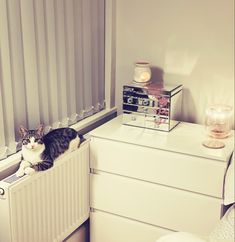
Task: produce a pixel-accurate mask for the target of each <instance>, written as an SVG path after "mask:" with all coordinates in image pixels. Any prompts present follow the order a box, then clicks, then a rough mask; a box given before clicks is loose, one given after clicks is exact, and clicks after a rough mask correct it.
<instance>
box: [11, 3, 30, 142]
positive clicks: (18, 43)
mask: <svg viewBox="0 0 235 242" xmlns="http://www.w3.org/2000/svg"><path fill="white" fill-rule="evenodd" d="M8 13H9V26H10V28H9V34H10V36H11V40H10V41H11V74H12V83H13V85H12V88H13V90H12V91H13V103H14V123H15V135H16V138H17V139H18V138H19V132H18V127H19V125H25V126H27V125H28V122H27V115H26V114H27V112H26V105H25V104H26V94H25V81H24V80H25V75H24V62H23V61H22V59H23V42H22V31H21V12H20V2H19V1H18V0H12V1H8Z"/></svg>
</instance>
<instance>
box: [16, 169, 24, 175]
mask: <svg viewBox="0 0 235 242" xmlns="http://www.w3.org/2000/svg"><path fill="white" fill-rule="evenodd" d="M23 175H24V170H23V169H20V170H18V171H17V172H16V176H17V177H22V176H23Z"/></svg>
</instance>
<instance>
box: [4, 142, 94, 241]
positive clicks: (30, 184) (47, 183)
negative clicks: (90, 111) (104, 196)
mask: <svg viewBox="0 0 235 242" xmlns="http://www.w3.org/2000/svg"><path fill="white" fill-rule="evenodd" d="M0 194H1V195H0V242H55V241H58V242H61V241H62V240H63V239H65V238H66V237H67V236H68V235H69V234H71V233H72V232H73V231H74V230H75V229H76V228H77V227H79V226H80V225H81V224H82V223H83V222H84V221H85V220H87V218H88V217H89V142H87V141H85V142H84V143H82V145H81V146H80V148H79V149H77V150H75V151H73V152H71V153H69V154H66V155H63V157H61V158H59V159H57V160H56V161H55V164H54V166H53V167H52V168H51V169H48V170H46V171H42V172H39V173H36V174H34V175H32V176H24V177H22V178H20V179H19V178H16V176H15V175H11V176H9V177H7V178H5V179H3V180H2V181H0Z"/></svg>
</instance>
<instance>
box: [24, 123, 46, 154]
mask: <svg viewBox="0 0 235 242" xmlns="http://www.w3.org/2000/svg"><path fill="white" fill-rule="evenodd" d="M19 132H20V135H21V139H22V146H24V147H25V148H27V149H29V150H38V149H39V148H41V147H42V145H43V139H42V138H43V134H44V128H43V125H39V127H38V128H37V129H35V130H28V129H26V128H24V127H23V126H20V129H19Z"/></svg>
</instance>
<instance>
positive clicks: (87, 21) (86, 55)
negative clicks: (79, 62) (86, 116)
mask: <svg viewBox="0 0 235 242" xmlns="http://www.w3.org/2000/svg"><path fill="white" fill-rule="evenodd" d="M90 9H91V7H90V0H83V1H82V11H83V26H84V27H83V33H82V36H83V63H84V65H83V68H84V83H86V85H84V90H83V91H84V104H85V107H86V108H89V107H91V106H92V100H91V98H90V97H92V85H91V80H92V76H91V69H90V68H91V51H92V46H91V16H90Z"/></svg>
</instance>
